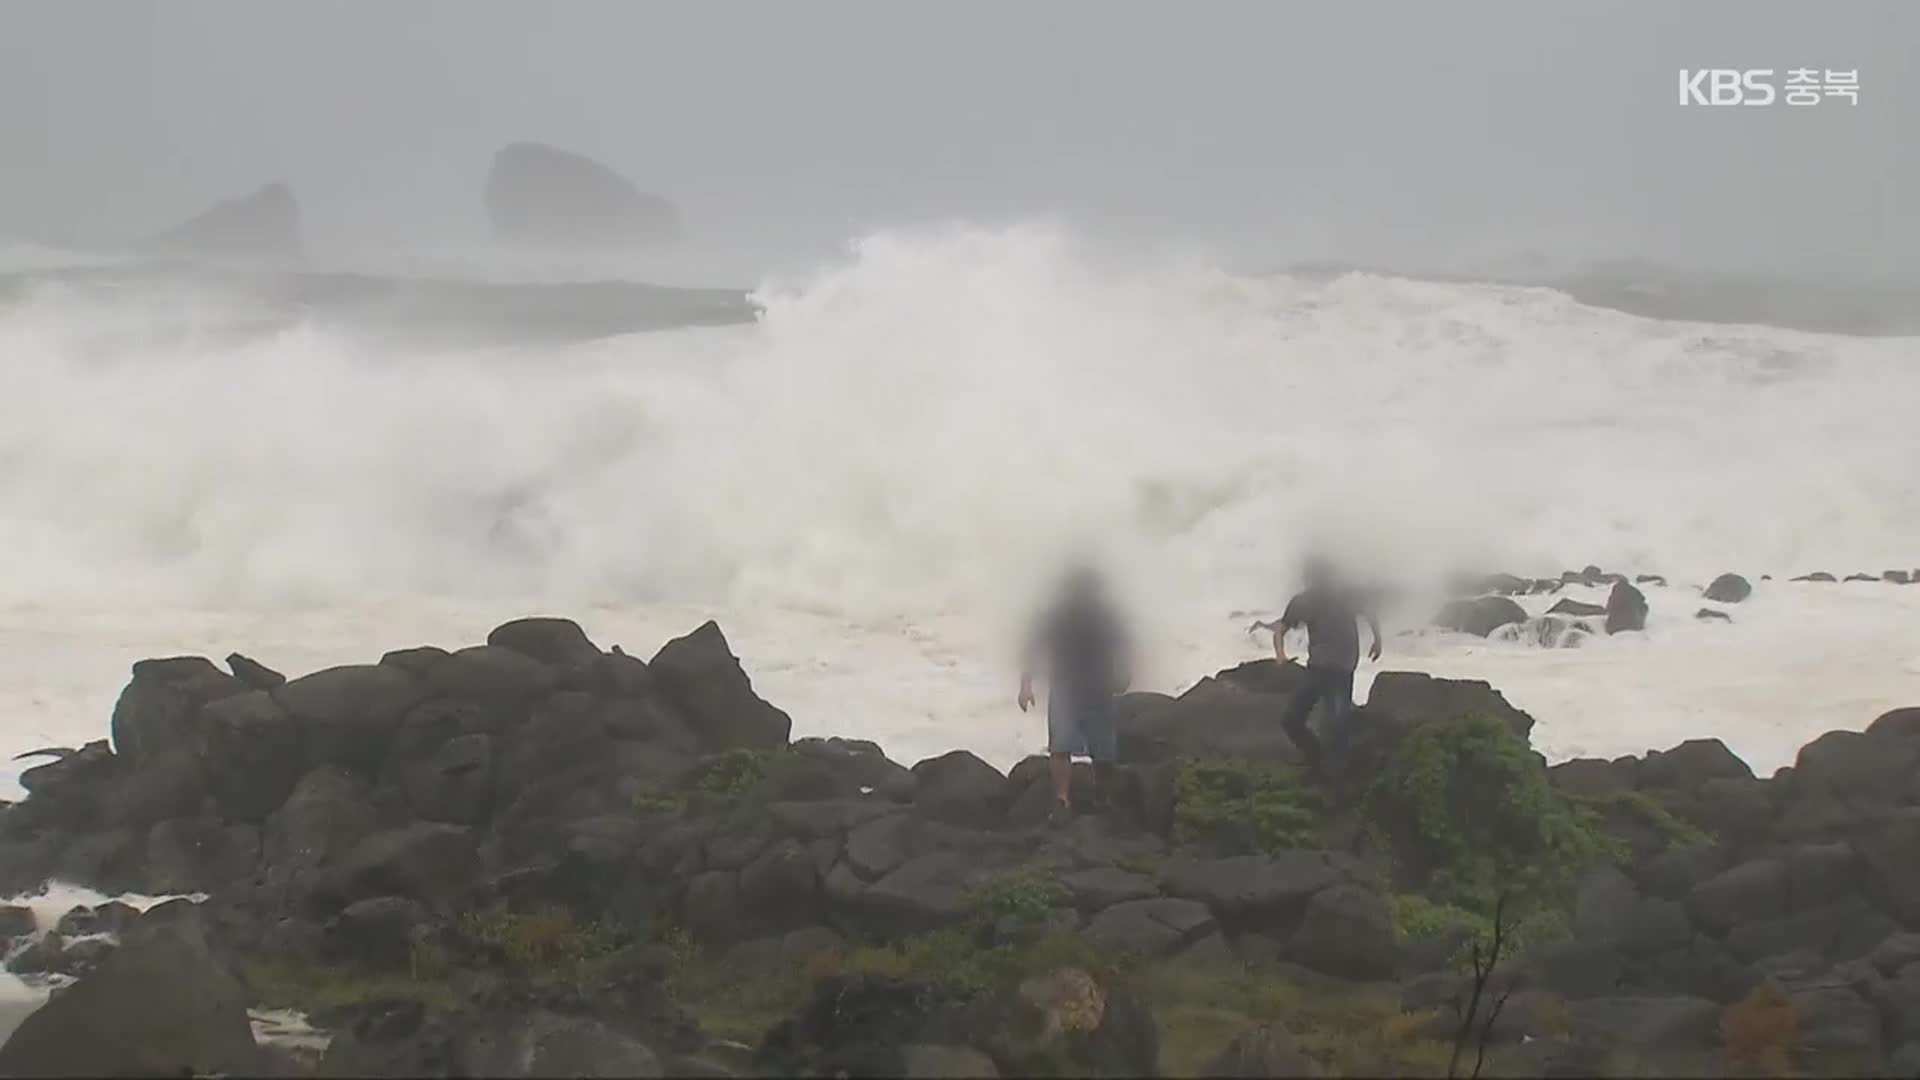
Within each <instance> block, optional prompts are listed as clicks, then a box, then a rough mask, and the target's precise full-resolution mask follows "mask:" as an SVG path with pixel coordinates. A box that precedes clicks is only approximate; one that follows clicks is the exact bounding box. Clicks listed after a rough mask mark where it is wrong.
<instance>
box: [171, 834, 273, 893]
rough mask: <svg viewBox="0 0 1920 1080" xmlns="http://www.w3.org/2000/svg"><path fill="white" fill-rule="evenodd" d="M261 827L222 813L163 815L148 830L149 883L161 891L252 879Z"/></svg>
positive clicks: (199, 889) (205, 889) (192, 889)
mask: <svg viewBox="0 0 1920 1080" xmlns="http://www.w3.org/2000/svg"><path fill="white" fill-rule="evenodd" d="M259 866H260V830H259V829H258V828H257V827H255V826H252V825H228V824H226V823H224V822H222V821H220V820H219V819H218V818H189V819H182V820H176V821H163V822H161V823H160V824H158V825H155V826H154V827H153V829H152V830H151V831H150V832H149V833H148V834H147V888H148V889H149V890H151V891H153V892H155V893H158V894H163V895H164V894H168V893H193V892H216V891H220V890H222V889H224V888H225V887H227V886H230V885H233V884H235V883H246V882H250V881H252V880H253V878H254V876H255V874H256V873H257V872H258V870H259Z"/></svg>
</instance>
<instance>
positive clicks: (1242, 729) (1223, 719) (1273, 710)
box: [1114, 661, 1302, 762]
mask: <svg viewBox="0 0 1920 1080" xmlns="http://www.w3.org/2000/svg"><path fill="white" fill-rule="evenodd" d="M1264 663H1266V664H1268V665H1270V668H1271V673H1270V675H1271V677H1270V678H1268V679H1267V680H1265V681H1264V683H1263V684H1262V685H1261V686H1260V687H1259V688H1258V689H1254V688H1252V687H1251V686H1250V685H1249V684H1248V682H1246V681H1242V680H1235V679H1229V678H1227V677H1225V675H1222V676H1216V677H1213V678H1206V679H1201V680H1200V681H1199V682H1197V683H1195V684H1194V685H1193V686H1192V688H1190V689H1189V690H1187V692H1186V693H1184V694H1181V695H1180V696H1179V697H1178V698H1174V699H1167V698H1165V697H1163V696H1161V695H1158V694H1127V695H1125V696H1124V697H1122V698H1121V699H1120V708H1119V715H1118V716H1117V717H1116V718H1115V725H1114V727H1115V736H1116V740H1117V742H1118V744H1119V746H1118V748H1119V751H1120V760H1122V761H1126V762H1154V761H1166V760H1169V759H1171V758H1174V757H1176V756H1188V757H1228V758H1238V759H1242V760H1251V761H1280V762H1297V761H1299V760H1300V751H1299V750H1298V749H1297V748H1296V747H1295V746H1294V745H1293V741H1292V740H1291V739H1289V738H1287V733H1286V732H1285V731H1284V730H1282V728H1281V727H1280V723H1279V717H1280V710H1281V709H1283V708H1284V707H1285V705H1286V698H1285V697H1284V696H1283V694H1284V693H1286V692H1290V691H1276V690H1275V689H1272V687H1275V686H1278V685H1289V684H1292V683H1296V682H1297V681H1298V680H1299V679H1300V678H1301V677H1302V676H1301V675H1300V672H1301V670H1302V669H1301V668H1300V667H1299V666H1298V665H1295V664H1289V665H1287V666H1286V667H1281V666H1280V665H1278V664H1275V663H1273V662H1272V661H1266V662H1264Z"/></svg>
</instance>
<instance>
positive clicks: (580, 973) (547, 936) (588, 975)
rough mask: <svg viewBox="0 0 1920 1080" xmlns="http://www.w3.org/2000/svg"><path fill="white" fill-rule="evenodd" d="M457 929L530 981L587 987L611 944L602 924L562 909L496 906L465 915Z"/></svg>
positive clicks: (612, 944) (607, 932)
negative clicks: (519, 909) (582, 919)
mask: <svg viewBox="0 0 1920 1080" xmlns="http://www.w3.org/2000/svg"><path fill="white" fill-rule="evenodd" d="M460 930H461V933H462V935H463V936H465V937H466V938H468V939H469V940H470V941H472V942H473V943H475V944H477V945H479V946H481V947H483V948H486V949H489V950H491V951H493V952H494V953H496V954H497V955H498V956H500V957H501V958H502V959H504V960H505V962H506V967H507V970H509V971H510V972H512V973H513V974H515V975H517V976H519V977H521V978H524V979H527V980H528V981H530V982H534V983H555V984H568V985H573V986H578V987H581V988H586V987H589V986H591V985H592V984H593V983H594V982H595V981H596V978H597V976H598V971H599V968H600V967H601V966H602V965H603V964H604V962H605V961H606V960H607V958H609V957H610V956H612V955H613V953H614V948H615V946H614V938H613V935H612V933H611V932H609V931H608V930H607V929H606V928H604V927H601V926H599V925H596V924H583V923H581V922H579V921H578V920H576V919H575V918H574V916H573V913H572V912H570V911H567V910H566V909H564V908H550V909H545V910H541V911H533V912H525V913H520V912H512V911H507V910H506V909H504V908H494V909H491V910H488V911H483V912H476V913H473V914H470V915H468V916H467V917H466V918H465V919H464V920H463V921H462V922H461V924H460Z"/></svg>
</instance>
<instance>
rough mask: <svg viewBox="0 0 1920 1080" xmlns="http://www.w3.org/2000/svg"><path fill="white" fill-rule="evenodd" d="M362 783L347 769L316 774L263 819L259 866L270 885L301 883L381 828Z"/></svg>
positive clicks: (307, 778)
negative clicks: (262, 866) (263, 827)
mask: <svg viewBox="0 0 1920 1080" xmlns="http://www.w3.org/2000/svg"><path fill="white" fill-rule="evenodd" d="M379 823H380V815H379V813H378V812H377V811H376V810H375V808H374V806H373V804H372V802H371V801H370V799H369V797H368V792H367V789H366V786H365V784H364V783H363V782H362V781H360V780H358V779H356V778H355V777H354V776H352V775H351V774H349V773H347V772H346V771H345V770H342V769H338V768H332V767H325V768H320V769H315V770H314V771H313V772H310V773H308V774H307V775H306V776H304V777H302V778H301V779H300V783H299V784H297V785H296V786H295V787H294V789H293V794H292V795H291V796H289V797H288V798H287V801H286V803H285V804H283V805H282V806H281V807H280V808H279V809H278V810H275V811H274V812H273V814H272V815H271V816H270V817H268V818H267V824H266V828H265V830H264V835H263V837H262V842H261V847H262V861H263V863H264V865H265V869H266V871H267V876H268V878H269V879H270V880H274V881H282V882H299V881H303V880H305V879H306V878H307V877H308V876H309V875H311V874H313V873H314V872H316V871H318V870H319V869H320V867H321V866H323V865H324V864H326V863H327V862H329V861H331V860H333V859H337V858H339V857H341V856H343V855H345V854H346V853H347V852H348V851H349V850H351V849H352V848H353V847H354V846H356V845H357V844H359V843H360V841H362V840H364V839H366V838H367V837H368V836H370V835H372V834H373V833H374V831H375V830H376V829H377V828H378V827H379Z"/></svg>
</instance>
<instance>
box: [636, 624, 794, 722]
mask: <svg viewBox="0 0 1920 1080" xmlns="http://www.w3.org/2000/svg"><path fill="white" fill-rule="evenodd" d="M648 667H649V668H650V669H651V670H652V672H653V675H654V678H655V679H656V680H658V682H659V684H660V688H661V689H662V690H664V691H665V692H666V694H667V696H668V697H669V698H671V699H672V700H673V702H674V703H675V704H677V705H678V706H679V707H680V711H681V712H682V713H684V714H685V715H686V717H687V720H688V722H689V724H690V725H691V727H692V729H693V733H694V735H695V736H696V737H698V738H699V740H700V742H701V745H703V746H705V747H707V748H708V749H712V750H726V749H731V748H733V747H744V748H747V749H771V748H774V747H780V746H785V745H786V744H787V737H788V736H789V735H790V734H791V733H792V730H793V721H792V720H791V719H790V718H789V717H788V716H787V714H786V713H784V712H781V711H780V710H779V709H777V708H775V707H773V706H772V705H770V704H768V703H767V702H765V701H763V700H762V699H761V698H760V696H759V695H758V694H756V693H754V692H753V683H752V681H751V680H750V679H748V678H747V673H746V672H745V671H743V670H741V668H740V661H739V660H738V659H736V658H735V657H734V655H733V651H732V649H731V648H730V647H729V646H728V645H727V639H726V636H725V635H724V634H722V633H721V632H720V627H719V625H718V624H717V623H713V622H708V623H705V624H704V625H702V626H701V627H700V628H699V629H698V630H695V631H694V632H693V633H691V634H688V635H687V636H685V637H681V638H675V639H674V640H672V641H669V642H668V643H667V644H666V645H665V646H664V647H662V648H661V650H660V652H659V654H658V655H656V656H655V657H654V658H653V661H652V662H651V663H650V664H649V665H648Z"/></svg>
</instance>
